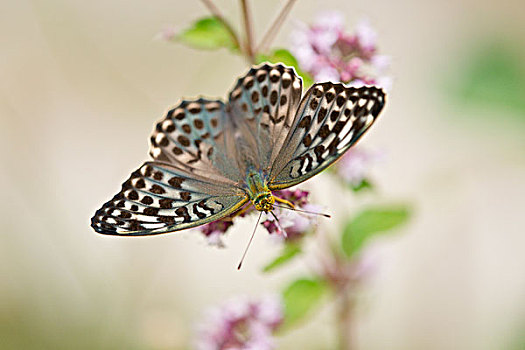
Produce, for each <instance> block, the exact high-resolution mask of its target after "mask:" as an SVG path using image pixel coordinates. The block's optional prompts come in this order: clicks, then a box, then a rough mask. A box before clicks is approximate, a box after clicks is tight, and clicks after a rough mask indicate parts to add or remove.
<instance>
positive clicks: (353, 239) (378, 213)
mask: <svg viewBox="0 0 525 350" xmlns="http://www.w3.org/2000/svg"><path fill="white" fill-rule="evenodd" d="M409 216H410V210H409V208H408V207H406V206H402V205H397V206H390V207H376V208H369V209H366V210H364V211H362V212H361V213H359V214H358V215H357V216H356V217H355V218H353V219H352V220H350V221H349V222H348V223H347V224H346V226H345V229H344V231H343V237H342V247H343V251H344V253H345V254H346V256H348V257H352V256H354V255H355V254H356V253H357V252H359V251H360V249H361V248H362V247H363V246H364V245H365V243H366V242H367V240H368V239H370V238H371V237H373V236H375V235H378V234H380V233H384V232H386V231H389V230H392V229H394V228H398V227H399V226H401V225H403V224H404V223H405V222H406V221H407V220H408V218H409Z"/></svg>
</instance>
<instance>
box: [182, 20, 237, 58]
mask: <svg viewBox="0 0 525 350" xmlns="http://www.w3.org/2000/svg"><path fill="white" fill-rule="evenodd" d="M175 38H176V40H179V41H180V42H182V43H184V44H186V45H188V46H191V47H193V48H196V49H204V50H215V49H220V48H227V49H230V50H238V47H237V45H236V43H235V41H234V39H233V38H232V36H231V34H230V32H229V31H228V29H227V28H226V27H225V26H224V24H223V23H222V22H221V21H219V20H218V19H217V18H216V17H205V18H201V19H199V20H197V21H195V22H193V24H192V26H191V27H190V28H188V29H186V30H184V31H183V32H182V33H180V34H179V35H177V36H176V37H175Z"/></svg>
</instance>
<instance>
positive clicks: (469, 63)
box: [446, 39, 525, 123]
mask: <svg viewBox="0 0 525 350" xmlns="http://www.w3.org/2000/svg"><path fill="white" fill-rule="evenodd" d="M524 58H525V55H524V54H523V51H520V49H519V47H518V46H516V42H514V41H505V40H500V39H498V40H495V41H493V42H492V41H489V42H486V43H484V44H483V45H482V46H481V47H479V48H478V49H475V50H472V52H471V53H470V54H469V55H468V57H466V59H464V60H463V61H464V62H466V63H465V64H464V65H463V66H460V67H458V68H457V69H456V72H454V78H453V79H452V82H447V87H446V88H447V93H449V94H451V96H453V97H455V98H457V99H459V101H460V102H461V103H464V104H469V105H472V106H475V107H477V108H480V106H481V108H492V109H493V110H494V111H497V113H498V116H499V115H500V114H502V115H503V114H504V113H501V112H505V111H509V112H512V111H514V112H517V113H515V114H516V115H517V116H519V117H520V119H521V120H525V119H524V117H525V98H524V96H525V69H524V67H523V59H524ZM451 87H452V88H451ZM454 87H455V88H454ZM476 115H477V114H476ZM487 115H490V116H491V118H492V115H493V114H487ZM492 119H493V120H496V122H497V123H500V122H501V120H500V118H492Z"/></svg>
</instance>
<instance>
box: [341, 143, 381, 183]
mask: <svg viewBox="0 0 525 350" xmlns="http://www.w3.org/2000/svg"><path fill="white" fill-rule="evenodd" d="M383 157H384V156H383V154H381V153H380V152H371V151H365V150H363V149H361V148H352V149H350V150H349V151H348V152H346V153H345V155H344V156H343V157H342V158H341V159H340V160H339V162H337V164H336V173H337V175H339V177H341V178H342V179H343V180H344V181H345V182H347V183H349V184H350V185H353V186H358V185H359V184H360V183H361V182H362V181H363V180H364V179H365V178H366V177H367V176H368V174H369V171H370V168H371V167H372V165H373V164H374V163H377V162H379V161H381V160H382V159H383Z"/></svg>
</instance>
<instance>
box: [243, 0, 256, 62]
mask: <svg viewBox="0 0 525 350" xmlns="http://www.w3.org/2000/svg"><path fill="white" fill-rule="evenodd" d="M241 7H242V14H243V20H244V31H245V34H246V42H245V48H244V49H245V50H244V52H245V54H246V58H247V59H248V61H249V62H250V63H251V64H254V63H255V54H254V52H253V33H252V20H251V17H250V10H249V9H248V4H247V2H246V0H241Z"/></svg>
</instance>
